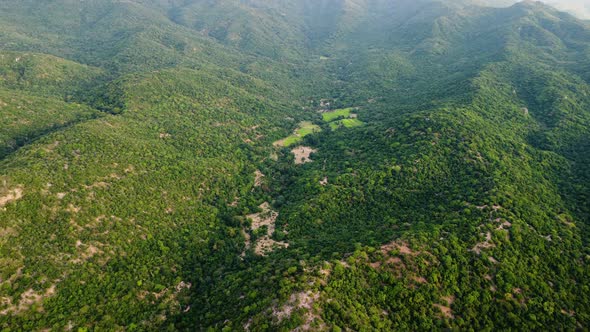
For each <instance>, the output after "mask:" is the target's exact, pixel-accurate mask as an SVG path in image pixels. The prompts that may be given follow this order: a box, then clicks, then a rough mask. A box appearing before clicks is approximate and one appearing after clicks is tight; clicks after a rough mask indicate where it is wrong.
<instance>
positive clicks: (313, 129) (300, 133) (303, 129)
mask: <svg viewBox="0 0 590 332" xmlns="http://www.w3.org/2000/svg"><path fill="white" fill-rule="evenodd" d="M320 131H321V128H320V127H319V126H318V125H315V124H313V123H311V122H309V121H304V122H301V123H300V124H299V128H297V129H296V130H295V133H294V134H293V135H291V136H289V137H287V138H285V139H283V140H281V141H278V142H275V145H280V146H291V145H294V144H297V143H299V142H301V140H302V139H303V137H305V136H307V135H309V134H313V133H317V132H320Z"/></svg>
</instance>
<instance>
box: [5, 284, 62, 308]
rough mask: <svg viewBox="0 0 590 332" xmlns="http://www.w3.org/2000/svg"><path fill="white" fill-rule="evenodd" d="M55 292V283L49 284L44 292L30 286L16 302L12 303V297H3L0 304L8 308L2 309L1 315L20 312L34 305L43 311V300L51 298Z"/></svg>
mask: <svg viewBox="0 0 590 332" xmlns="http://www.w3.org/2000/svg"><path fill="white" fill-rule="evenodd" d="M54 294H55V284H52V285H51V286H49V288H48V289H46V290H45V291H44V292H36V291H35V290H33V289H32V288H29V289H28V290H26V291H25V292H24V293H22V294H21V296H20V300H19V301H18V303H16V304H12V299H11V298H10V297H2V298H1V299H0V305H4V306H6V307H7V308H6V309H4V310H2V311H0V316H4V315H7V314H9V313H12V314H19V313H22V312H25V311H27V310H29V309H30V308H31V307H32V306H33V305H35V306H36V307H37V311H38V312H43V300H44V299H46V298H49V297H51V296H53V295H54Z"/></svg>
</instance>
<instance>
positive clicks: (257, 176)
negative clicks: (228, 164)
mask: <svg viewBox="0 0 590 332" xmlns="http://www.w3.org/2000/svg"><path fill="white" fill-rule="evenodd" d="M264 176H265V175H264V174H263V173H262V172H261V171H260V170H258V169H257V170H256V172H254V187H260V186H261V185H262V180H263V179H264Z"/></svg>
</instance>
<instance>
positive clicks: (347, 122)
mask: <svg viewBox="0 0 590 332" xmlns="http://www.w3.org/2000/svg"><path fill="white" fill-rule="evenodd" d="M363 124H364V122H362V121H361V120H359V119H344V120H339V121H333V122H330V128H332V130H338V129H340V128H342V127H345V128H354V127H359V126H362V125H363Z"/></svg>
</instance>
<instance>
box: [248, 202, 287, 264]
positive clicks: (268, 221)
mask: <svg viewBox="0 0 590 332" xmlns="http://www.w3.org/2000/svg"><path fill="white" fill-rule="evenodd" d="M260 209H261V210H262V212H259V213H253V214H249V215H247V216H246V218H248V219H251V220H252V226H251V227H252V230H257V229H259V228H260V227H263V226H266V227H267V232H266V234H265V235H264V236H262V237H260V238H259V239H258V241H256V246H255V248H254V252H255V253H256V254H257V255H260V256H264V255H266V254H267V253H269V252H271V251H273V250H274V248H276V247H281V248H287V247H289V244H288V243H286V242H279V241H275V240H273V239H272V238H271V237H272V235H273V234H274V232H275V221H276V220H277V217H278V216H279V213H278V212H276V211H273V210H272V209H271V207H270V204H269V203H268V202H264V203H263V204H261V205H260ZM245 233H247V232H245ZM249 246H250V236H249V235H248V236H247V237H246V248H248V247H249Z"/></svg>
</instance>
